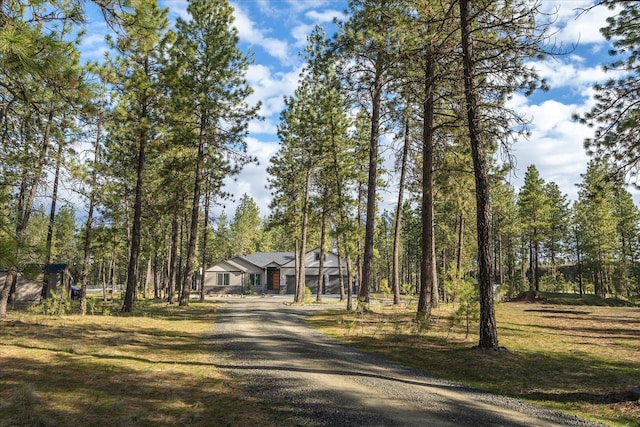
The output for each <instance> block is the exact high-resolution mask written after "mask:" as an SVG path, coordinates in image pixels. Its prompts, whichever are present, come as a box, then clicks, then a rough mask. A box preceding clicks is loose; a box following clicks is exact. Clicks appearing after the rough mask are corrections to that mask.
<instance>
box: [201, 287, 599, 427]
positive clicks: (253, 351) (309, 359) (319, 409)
mask: <svg viewBox="0 0 640 427" xmlns="http://www.w3.org/2000/svg"><path fill="white" fill-rule="evenodd" d="M225 302H226V304H224V305H222V306H221V307H220V308H218V314H219V317H218V320H217V321H216V326H215V329H214V332H213V340H214V343H215V356H214V361H215V364H216V365H217V367H218V368H219V369H221V370H223V371H225V372H227V373H228V374H229V375H231V376H233V377H235V378H238V379H239V380H240V381H241V384H243V387H244V388H245V390H246V391H247V392H248V393H249V394H250V395H251V396H253V397H255V398H256V399H258V400H260V401H262V402H265V403H266V404H267V405H269V406H270V407H272V408H273V409H274V410H275V411H276V414H277V419H276V420H275V422H276V424H278V425H282V426H353V427H356V426H367V427H373V426H476V427H480V426H558V425H560V426H583V427H587V426H589V427H590V426H600V425H601V424H596V423H593V422H590V421H585V420H581V419H578V418H576V417H574V416H570V415H566V414H563V413H560V412H557V411H551V410H548V409H543V408H539V407H536V406H533V405H528V404H524V403H522V402H520V401H518V400H515V399H511V398H506V397H503V396H497V395H493V394H489V393H484V392H481V391H478V390H472V389H469V388H468V387H465V386H463V385H460V384H457V383H453V382H447V381H442V380H438V379H434V378H430V377H428V376H425V375H424V374H422V373H421V372H418V371H416V370H412V369H409V368H406V367H403V366H401V365H399V364H395V363H391V362H387V361H385V360H383V359H381V358H378V357H376V356H374V355H371V354H367V353H364V352H361V351H358V350H356V349H354V348H352V347H349V346H347V345H344V344H341V343H339V342H337V341H336V340H333V339H330V338H327V337H325V336H324V335H322V334H320V333H319V332H317V331H315V330H314V329H312V328H309V327H308V326H307V325H306V324H305V322H304V317H305V316H306V315H307V314H309V313H310V312H311V311H313V310H319V309H320V310H322V309H326V306H325V307H323V306H317V305H310V306H292V305H288V304H286V302H291V297H290V296H287V297H280V296H276V297H266V298H227V299H225Z"/></svg>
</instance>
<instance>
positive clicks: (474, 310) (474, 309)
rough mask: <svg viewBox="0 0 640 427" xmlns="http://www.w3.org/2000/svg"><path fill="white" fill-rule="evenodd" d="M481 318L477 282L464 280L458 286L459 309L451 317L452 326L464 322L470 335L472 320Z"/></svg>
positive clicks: (475, 320)
mask: <svg viewBox="0 0 640 427" xmlns="http://www.w3.org/2000/svg"><path fill="white" fill-rule="evenodd" d="M479 319H480V303H479V302H478V289H477V287H476V285H475V283H472V282H470V281H467V280H462V281H461V283H460V285H459V286H458V309H457V310H456V312H455V313H454V315H453V318H452V319H451V322H452V326H453V325H457V324H461V323H464V325H465V330H466V334H465V336H464V338H465V339H467V338H468V337H469V329H470V326H471V323H472V322H477V321H478V320H479Z"/></svg>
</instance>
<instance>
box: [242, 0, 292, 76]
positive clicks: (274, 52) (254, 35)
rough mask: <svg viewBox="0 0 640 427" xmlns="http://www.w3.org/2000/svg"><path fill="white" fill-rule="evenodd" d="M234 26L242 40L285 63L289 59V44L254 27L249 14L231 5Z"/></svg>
mask: <svg viewBox="0 0 640 427" xmlns="http://www.w3.org/2000/svg"><path fill="white" fill-rule="evenodd" d="M233 8H234V12H233V15H234V17H235V22H234V24H233V25H234V26H235V27H236V29H237V30H238V36H239V37H240V39H241V40H242V41H245V42H247V43H249V44H251V45H256V46H260V47H262V48H263V49H264V50H265V51H266V52H267V53H268V54H269V55H270V56H272V57H274V58H277V59H279V60H280V61H282V62H285V63H287V62H288V61H289V60H290V55H289V45H288V43H287V42H286V41H284V40H279V39H276V38H273V37H268V36H267V35H266V33H265V31H263V30H261V29H258V28H256V26H255V25H254V23H253V21H252V20H251V18H249V15H248V14H247V13H246V12H245V11H244V10H243V9H242V8H241V7H239V6H238V5H235V4H234V5H233Z"/></svg>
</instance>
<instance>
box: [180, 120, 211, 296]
mask: <svg viewBox="0 0 640 427" xmlns="http://www.w3.org/2000/svg"><path fill="white" fill-rule="evenodd" d="M201 114H202V116H203V117H202V118H201V119H200V120H201V122H200V135H199V137H198V154H197V158H196V170H195V180H194V183H193V204H192V205H191V226H190V227H189V243H188V245H187V264H186V266H185V269H184V280H183V281H182V292H181V293H180V305H181V306H186V305H188V304H189V294H190V293H191V283H192V281H193V269H194V267H195V261H196V244H197V242H198V217H199V216H200V192H201V189H202V175H203V173H202V169H203V167H204V142H205V136H206V135H205V127H206V122H205V118H204V116H205V114H206V112H201Z"/></svg>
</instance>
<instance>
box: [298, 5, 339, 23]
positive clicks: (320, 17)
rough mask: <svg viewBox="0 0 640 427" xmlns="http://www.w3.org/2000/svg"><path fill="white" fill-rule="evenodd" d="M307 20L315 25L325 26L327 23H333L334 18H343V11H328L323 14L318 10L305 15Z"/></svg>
mask: <svg viewBox="0 0 640 427" xmlns="http://www.w3.org/2000/svg"><path fill="white" fill-rule="evenodd" d="M304 16H306V17H307V18H309V19H311V20H312V21H313V22H314V23H317V24H324V23H327V22H332V21H333V19H334V18H338V17H341V16H342V11H340V10H334V9H327V10H324V11H322V12H319V11H317V10H310V11H308V12H307V13H305V14H304Z"/></svg>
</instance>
